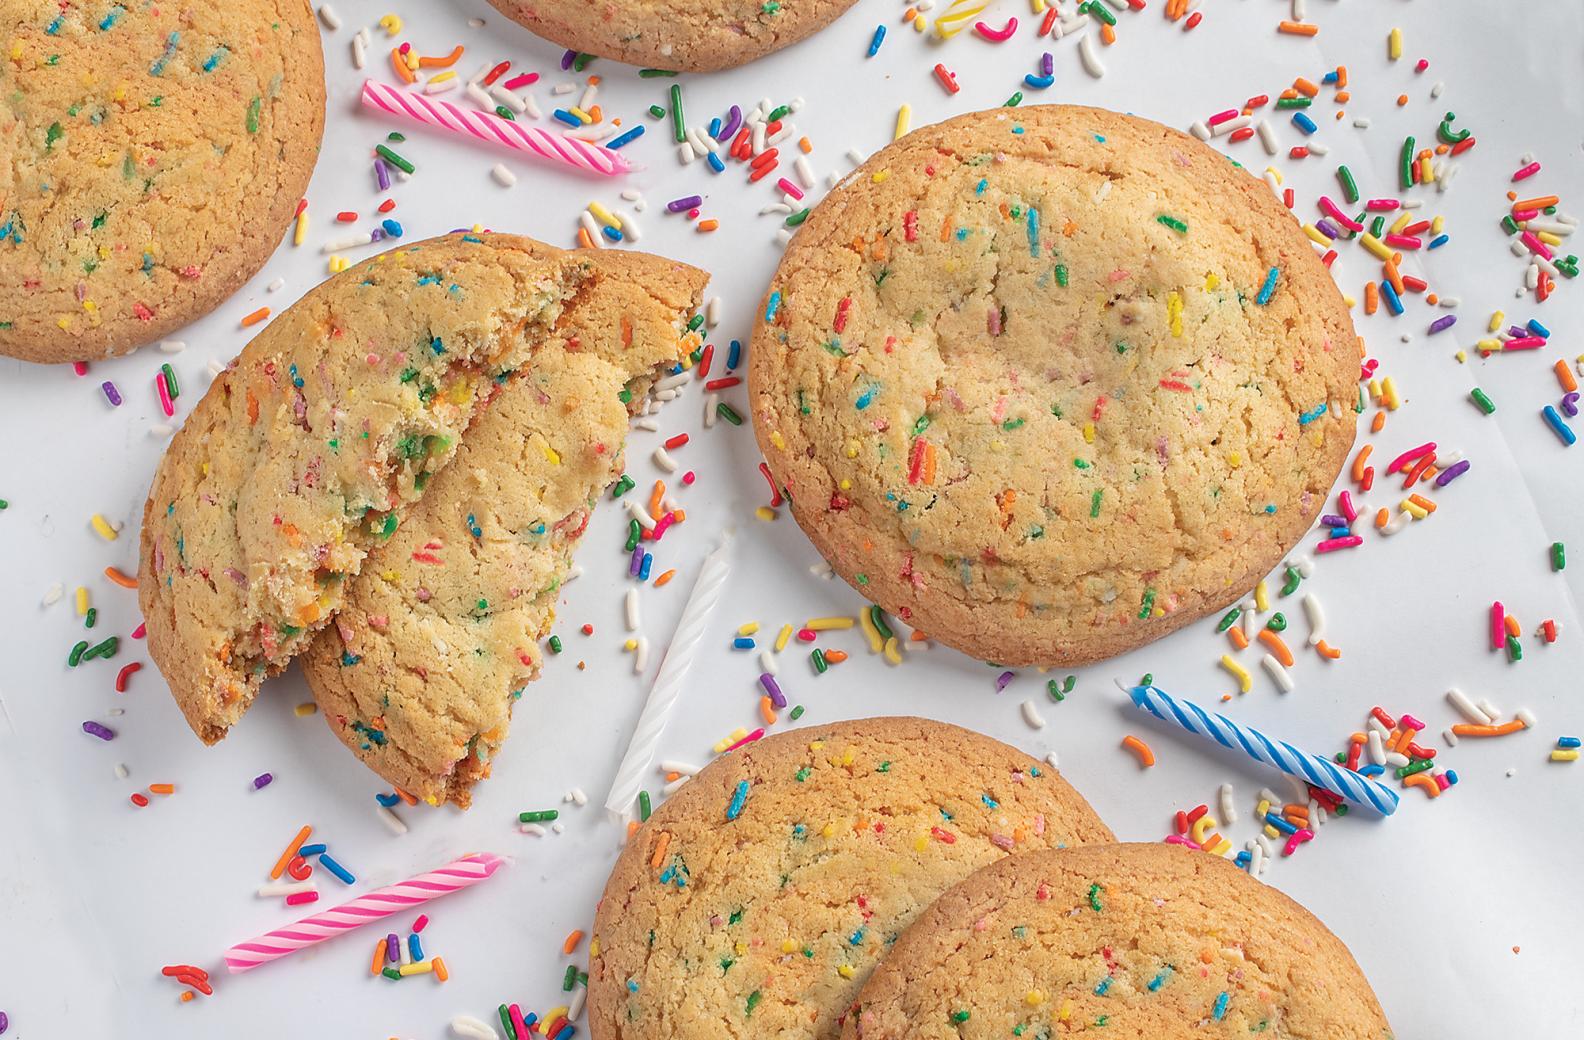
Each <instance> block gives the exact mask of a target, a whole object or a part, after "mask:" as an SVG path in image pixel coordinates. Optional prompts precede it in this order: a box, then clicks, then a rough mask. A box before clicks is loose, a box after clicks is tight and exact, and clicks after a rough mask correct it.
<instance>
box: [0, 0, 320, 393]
mask: <svg viewBox="0 0 1584 1040" xmlns="http://www.w3.org/2000/svg"><path fill="white" fill-rule="evenodd" d="M0 38H4V39H6V40H8V41H10V42H9V43H8V44H7V47H8V57H9V59H10V60H8V61H6V62H4V63H0V93H3V94H4V95H5V98H6V104H5V105H4V106H3V107H0V170H5V171H6V178H5V181H4V183H3V185H0V285H4V286H5V287H6V293H5V298H4V299H3V300H0V354H8V355H10V356H12V357H18V358H22V359H23V360H26V361H42V362H60V361H80V360H86V359H91V358H99V357H108V356H112V355H116V354H125V353H126V352H128V351H130V350H132V349H134V348H136V347H138V346H139V345H141V344H143V343H147V342H149V341H150V340H153V339H158V338H159V337H161V336H164V335H167V334H169V333H171V332H173V331H174V330H176V329H178V328H180V327H181V326H183V325H185V324H187V323H188V322H191V321H193V320H194V319H196V318H199V317H202V316H203V315H205V314H207V313H209V312H210V311H211V310H213V309H214V308H215V307H216V306H218V305H219V303H220V302H221V301H222V300H224V299H225V298H226V297H228V296H230V295H231V294H232V293H234V292H236V290H237V289H238V288H239V287H241V285H242V283H243V282H245V281H247V280H248V278H250V277H252V275H253V274H254V272H256V271H257V270H258V269H259V268H260V267H262V266H263V265H264V261H265V260H266V259H267V258H268V257H269V255H270V253H271V252H273V251H274V249H275V247H276V246H277V245H279V244H280V240H281V235H282V234H283V233H284V231H285V230H286V228H287V226H288V225H289V224H290V223H291V220H292V216H293V212H294V210H295V208H296V206H297V203H298V201H299V199H300V198H301V197H302V194H303V191H304V189H305V188H306V187H307V185H308V175H309V173H310V172H312V170H313V165H314V160H315V159H316V158H317V157H318V154H319V137H320V133H321V131H322V129H323V124H324V110H325V85H324V58H323V55H322V54H321V53H320V48H319V31H318V28H317V26H316V25H315V24H314V19H313V13H312V11H311V10H310V9H309V6H308V3H307V2H306V0H205V2H203V3H196V4H148V3H136V4H133V3H127V4H116V3H101V4H68V3H57V2H56V0H8V2H7V3H6V4H5V5H4V10H3V13H0Z"/></svg>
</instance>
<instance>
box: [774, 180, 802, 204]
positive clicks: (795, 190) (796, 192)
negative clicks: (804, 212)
mask: <svg viewBox="0 0 1584 1040" xmlns="http://www.w3.org/2000/svg"><path fill="white" fill-rule="evenodd" d="M776 187H778V188H780V189H781V190H782V191H784V192H786V193H787V194H788V195H790V196H792V197H793V198H794V199H801V198H802V197H803V189H802V188H799V187H798V186H797V185H796V184H793V183H792V182H791V181H789V180H787V179H786V178H785V177H782V178H781V179H780V180H778V181H776Z"/></svg>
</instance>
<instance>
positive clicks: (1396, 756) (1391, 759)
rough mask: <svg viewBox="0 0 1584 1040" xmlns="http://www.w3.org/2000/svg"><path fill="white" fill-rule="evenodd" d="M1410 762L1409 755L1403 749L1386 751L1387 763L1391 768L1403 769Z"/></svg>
mask: <svg viewBox="0 0 1584 1040" xmlns="http://www.w3.org/2000/svg"><path fill="white" fill-rule="evenodd" d="M1407 764H1408V756H1407V755H1405V754H1403V753H1402V752H1401V751H1388V752H1386V765H1387V766H1388V767H1389V768H1391V769H1401V768H1402V767H1403V766H1405V765H1407Z"/></svg>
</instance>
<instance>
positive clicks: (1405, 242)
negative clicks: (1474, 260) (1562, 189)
mask: <svg viewBox="0 0 1584 1040" xmlns="http://www.w3.org/2000/svg"><path fill="white" fill-rule="evenodd" d="M1525 234H1527V232H1525ZM1382 241H1383V242H1385V243H1386V244H1387V245H1389V246H1392V247H1394V248H1396V249H1418V248H1419V247H1420V246H1422V245H1424V242H1423V241H1422V240H1420V239H1417V238H1415V237H1413V236H1412V235H1387V236H1386V237H1385V238H1384V239H1382Z"/></svg>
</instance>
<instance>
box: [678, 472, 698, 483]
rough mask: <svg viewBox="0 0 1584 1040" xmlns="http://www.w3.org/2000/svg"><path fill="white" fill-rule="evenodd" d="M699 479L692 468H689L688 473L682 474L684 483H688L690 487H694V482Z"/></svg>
mask: <svg viewBox="0 0 1584 1040" xmlns="http://www.w3.org/2000/svg"><path fill="white" fill-rule="evenodd" d="M697 479H698V477H697V476H696V475H695V474H694V473H693V471H692V470H688V471H687V472H686V473H684V474H682V483H684V484H686V485H687V486H688V487H692V486H693V482H694V481H695V480H697Z"/></svg>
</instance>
